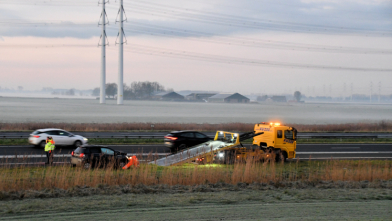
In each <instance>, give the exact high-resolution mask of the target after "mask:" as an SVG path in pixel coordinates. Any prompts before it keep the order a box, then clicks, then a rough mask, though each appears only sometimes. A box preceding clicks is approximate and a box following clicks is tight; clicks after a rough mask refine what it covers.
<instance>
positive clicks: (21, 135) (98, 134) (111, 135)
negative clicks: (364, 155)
mask: <svg viewBox="0 0 392 221" xmlns="http://www.w3.org/2000/svg"><path fill="white" fill-rule="evenodd" d="M32 132H33V131H31V132H0V138H7V137H12V138H28V137H29V135H30V134H31V133H32ZM169 132H170V131H168V132H72V133H74V134H76V135H81V136H84V137H87V138H98V137H100V138H116V137H125V136H129V137H132V136H154V137H156V138H163V136H165V135H166V134H168V133H169ZM202 133H204V134H206V135H208V136H210V137H214V136H215V132H202ZM298 137H299V138H301V137H302V138H308V137H326V138H328V137H374V138H377V137H379V138H392V133H380V132H376V133H301V132H299V133H298Z"/></svg>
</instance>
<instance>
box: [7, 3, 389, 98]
mask: <svg viewBox="0 0 392 221" xmlns="http://www.w3.org/2000/svg"><path fill="white" fill-rule="evenodd" d="M97 3H98V0H83V1H81V0H51V1H50V0H45V1H42V0H1V1H0V87H2V88H6V87H7V88H17V87H18V86H23V87H24V88H25V89H27V90H39V89H41V88H42V87H53V88H76V89H92V88H95V87H98V86H99V82H100V68H101V65H100V62H101V59H100V57H101V49H100V48H99V47H98V46H97V45H98V42H99V37H100V34H101V27H98V20H99V17H100V14H101V10H102V7H101V6H99V5H98V4H97ZM118 4H119V2H118V1H117V2H116V1H114V0H110V2H109V3H108V4H107V10H106V11H107V16H108V19H109V25H108V26H107V34H108V41H109V46H108V47H107V55H106V57H107V65H106V66H107V69H106V73H107V74H106V75H107V83H109V82H116V81H117V75H118V45H115V41H116V36H117V33H118V23H117V24H115V19H116V15H117V12H118V8H119V5H118ZM124 9H125V12H126V16H127V22H126V23H125V24H124V31H125V35H126V38H127V44H126V45H125V47H124V82H125V83H127V84H130V83H131V82H133V81H158V82H159V83H161V84H163V85H164V86H165V87H166V88H174V90H177V91H179V90H210V91H222V92H240V93H244V94H250V93H263V94H282V93H290V94H291V93H293V92H294V91H295V90H300V91H301V92H302V93H303V94H306V95H311V96H314V95H333V96H340V95H348V94H349V93H350V91H351V86H352V88H353V92H354V93H370V89H371V84H372V85H373V92H374V93H378V90H379V88H380V89H381V93H383V94H392V62H391V61H392V1H387V0H357V1H355V0H293V1H288V0H274V1H263V0H192V1H184V0H166V1H152V0H142V1H136V0H134V1H131V0H124Z"/></svg>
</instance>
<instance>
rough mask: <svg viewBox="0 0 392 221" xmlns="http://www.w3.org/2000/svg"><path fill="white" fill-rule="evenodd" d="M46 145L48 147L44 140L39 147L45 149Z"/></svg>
mask: <svg viewBox="0 0 392 221" xmlns="http://www.w3.org/2000/svg"><path fill="white" fill-rule="evenodd" d="M45 145H46V142H45V141H44V140H43V141H41V142H40V143H39V145H38V146H39V147H40V148H42V149H45Z"/></svg>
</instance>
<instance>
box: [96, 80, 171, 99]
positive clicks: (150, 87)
mask: <svg viewBox="0 0 392 221" xmlns="http://www.w3.org/2000/svg"><path fill="white" fill-rule="evenodd" d="M169 90H170V89H169ZM100 91H101V90H100V88H99V87H97V88H94V90H93V93H92V96H99V95H100ZM165 91H166V90H165V87H164V86H163V85H161V84H159V83H158V82H150V81H142V82H141V81H138V82H136V81H134V82H132V83H131V85H130V86H128V85H126V84H124V94H123V96H124V99H125V100H132V99H140V100H149V99H151V98H152V96H153V95H154V94H156V93H159V92H165ZM105 92H106V96H107V97H108V98H114V97H115V96H116V95H117V84H116V83H108V84H106V89H105Z"/></svg>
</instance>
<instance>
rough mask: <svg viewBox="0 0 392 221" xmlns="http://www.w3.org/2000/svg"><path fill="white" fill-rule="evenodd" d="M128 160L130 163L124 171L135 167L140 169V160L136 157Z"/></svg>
mask: <svg viewBox="0 0 392 221" xmlns="http://www.w3.org/2000/svg"><path fill="white" fill-rule="evenodd" d="M127 159H128V161H129V162H128V164H127V165H125V166H124V167H123V169H124V170H126V169H128V168H129V167H131V166H134V167H138V166H139V160H138V159H137V157H136V156H132V157H127Z"/></svg>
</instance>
